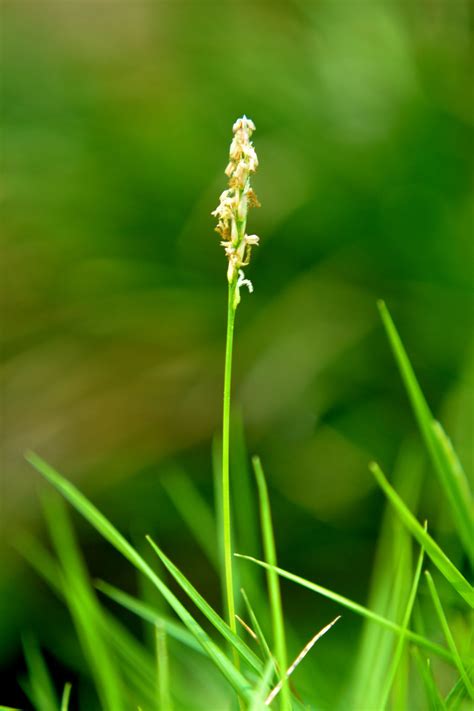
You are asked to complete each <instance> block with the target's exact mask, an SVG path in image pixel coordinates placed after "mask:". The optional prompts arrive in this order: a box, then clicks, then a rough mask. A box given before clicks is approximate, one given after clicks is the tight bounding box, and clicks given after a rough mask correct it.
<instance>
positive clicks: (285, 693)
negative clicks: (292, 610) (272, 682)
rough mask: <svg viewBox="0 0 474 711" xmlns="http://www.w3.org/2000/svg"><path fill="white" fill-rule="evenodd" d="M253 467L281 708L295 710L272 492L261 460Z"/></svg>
mask: <svg viewBox="0 0 474 711" xmlns="http://www.w3.org/2000/svg"><path fill="white" fill-rule="evenodd" d="M252 464H253V468H254V471H255V477H256V479H257V488H258V498H259V503H260V520H261V527H262V539H263V550H264V553H265V559H266V561H267V563H268V564H269V566H270V567H269V568H267V584H268V594H269V599H270V612H271V617H272V627H273V641H274V644H275V658H276V661H277V664H278V668H279V676H280V681H281V708H282V710H283V711H286V710H287V709H289V708H291V699H290V687H289V684H288V680H287V675H286V668H287V666H288V665H287V655H286V635H285V625H284V620H283V608H282V604H281V593H280V581H279V579H278V574H277V573H276V572H275V570H274V567H275V566H276V564H277V558H276V548H275V536H274V534H273V523H272V514H271V510H270V500H269V497H268V489H267V484H266V481H265V475H264V473H263V469H262V465H261V462H260V459H259V458H258V457H253V458H252Z"/></svg>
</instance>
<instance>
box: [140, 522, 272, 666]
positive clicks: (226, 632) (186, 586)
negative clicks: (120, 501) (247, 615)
mask: <svg viewBox="0 0 474 711" xmlns="http://www.w3.org/2000/svg"><path fill="white" fill-rule="evenodd" d="M146 538H147V541H148V542H149V544H150V545H151V547H152V548H153V550H154V551H155V553H156V555H157V556H158V557H159V559H160V560H161V562H162V563H163V565H164V566H165V567H166V568H167V570H168V571H169V572H170V573H171V575H172V576H173V578H174V579H175V580H176V582H177V583H178V584H179V585H180V586H181V588H182V589H183V590H184V592H185V593H186V594H187V595H188V596H189V597H190V598H191V600H192V601H193V602H194V604H195V605H196V607H197V608H198V609H199V610H201V612H202V613H203V614H204V615H205V616H206V617H207V619H208V620H209V622H211V623H212V624H213V625H214V627H215V628H216V629H217V630H218V632H220V633H221V635H222V636H223V637H224V639H226V640H227V641H228V642H229V643H230V644H231V646H232V647H233V648H234V649H235V650H236V651H237V653H238V654H240V656H241V657H242V659H244V660H245V661H246V662H247V664H248V665H249V666H250V667H251V668H252V669H254V671H256V672H257V673H258V674H261V672H262V663H261V661H260V659H259V658H258V657H257V655H256V654H255V653H254V652H253V651H252V650H251V649H250V647H249V646H248V645H247V644H245V642H244V641H243V640H242V639H240V637H237V635H236V634H234V633H233V631H232V630H231V629H230V627H229V625H228V624H227V623H226V622H225V621H224V620H223V619H222V617H219V615H218V614H217V612H216V611H215V610H214V609H213V608H212V607H211V605H209V603H208V602H207V601H206V600H205V599H204V598H203V597H202V595H201V594H200V593H199V592H198V591H197V590H196V588H195V587H194V585H192V584H191V583H190V582H189V580H188V579H187V578H186V576H185V575H184V574H183V573H182V572H181V571H180V570H179V569H178V568H177V567H176V566H175V565H174V563H172V562H171V560H170V559H169V558H168V556H167V555H166V554H165V553H163V551H162V550H161V549H160V548H159V546H158V545H157V544H156V543H155V542H154V540H153V539H152V538H151V537H150V536H147V537H146Z"/></svg>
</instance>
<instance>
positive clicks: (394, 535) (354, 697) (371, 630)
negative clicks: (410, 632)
mask: <svg viewBox="0 0 474 711" xmlns="http://www.w3.org/2000/svg"><path fill="white" fill-rule="evenodd" d="M421 478H422V469H421V466H420V462H419V448H415V447H414V446H413V445H412V444H411V443H407V444H406V445H404V446H403V447H402V448H401V450H400V452H399V455H398V457H397V462H396V465H395V471H394V480H395V481H396V482H397V488H398V489H399V490H400V491H402V492H403V494H404V496H405V497H406V499H407V500H408V501H409V502H410V505H411V506H412V507H414V508H415V507H416V506H417V502H418V498H419V492H420V485H421ZM412 567H413V565H412V537H411V535H410V533H409V532H408V531H407V530H406V528H405V527H404V525H403V523H402V522H401V521H400V519H399V518H398V516H397V514H396V512H395V511H393V509H392V507H391V506H390V504H389V503H388V502H387V503H386V505H385V507H384V512H383V517H382V521H381V525H380V532H379V535H378V540H377V547H376V550H375V557H374V561H373V565H372V574H371V580H370V588H369V595H368V598H367V600H366V601H365V607H367V608H369V609H370V610H373V611H374V612H376V613H377V614H379V615H382V616H383V617H385V618H386V619H389V620H392V621H393V622H395V623H397V624H399V623H400V622H401V619H402V616H403V612H404V609H405V606H406V601H407V599H408V596H409V593H410V586H411V583H412V579H411V571H412ZM396 641H397V640H396V638H395V636H394V635H393V634H392V633H391V632H390V631H389V630H387V629H386V628H385V627H382V626H380V625H374V624H372V623H371V622H370V620H368V619H366V620H365V623H364V625H363V629H362V633H361V635H360V641H359V644H358V647H357V651H356V654H355V660H354V664H353V665H352V666H353V668H352V674H351V683H350V685H349V687H348V689H347V693H346V695H345V698H344V703H345V705H346V706H347V707H353V708H364V707H367V708H377V709H381V708H382V696H383V693H384V687H385V685H386V681H387V672H388V670H389V668H390V664H391V660H392V659H393V654H394V649H395V645H396ZM404 661H405V660H404ZM406 666H407V665H406V664H404V665H403V667H402V670H403V671H405V668H406ZM405 679H406V676H405V675H404V674H398V675H397V687H396V695H397V699H396V702H397V703H398V704H399V706H400V708H403V707H404V706H405V705H406V703H405V701H404V700H405V699H406V687H407V684H406V683H405ZM394 701H395V699H394Z"/></svg>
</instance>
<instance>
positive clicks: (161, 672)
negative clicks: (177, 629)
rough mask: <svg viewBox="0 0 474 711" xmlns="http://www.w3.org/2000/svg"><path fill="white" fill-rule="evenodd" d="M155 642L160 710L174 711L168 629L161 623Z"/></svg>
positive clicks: (157, 625)
mask: <svg viewBox="0 0 474 711" xmlns="http://www.w3.org/2000/svg"><path fill="white" fill-rule="evenodd" d="M155 642H156V681H157V689H158V702H159V709H160V711H172V709H173V705H172V703H171V686H170V667H169V656H168V644H167V641H166V628H165V626H164V625H163V624H161V623H160V622H158V623H157V624H156V625H155Z"/></svg>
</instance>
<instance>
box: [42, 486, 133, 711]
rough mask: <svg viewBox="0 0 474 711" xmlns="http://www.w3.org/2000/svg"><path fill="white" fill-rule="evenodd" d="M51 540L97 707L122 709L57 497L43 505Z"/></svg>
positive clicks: (81, 566) (90, 595)
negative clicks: (96, 697)
mask: <svg viewBox="0 0 474 711" xmlns="http://www.w3.org/2000/svg"><path fill="white" fill-rule="evenodd" d="M44 508H45V514H46V520H47V523H48V528H49V532H50V535H51V539H52V541H53V543H54V547H55V549H56V553H57V555H58V558H59V561H60V564H61V577H62V579H63V581H64V582H63V586H62V587H63V593H64V596H65V599H66V603H67V606H68V608H69V611H70V613H71V617H72V619H73V622H74V626H75V628H76V632H77V636H78V638H79V641H80V643H81V647H82V650H83V652H84V656H85V658H86V660H87V662H88V666H89V668H90V670H91V673H92V677H93V679H94V681H95V686H96V689H97V693H98V696H99V699H100V700H101V706H102V708H103V709H108V710H109V711H120V710H121V709H123V708H124V705H123V699H122V689H121V687H122V684H121V679H120V675H119V673H118V671H117V668H116V665H115V660H114V658H113V655H112V654H111V652H110V649H109V647H108V644H107V640H106V639H105V637H104V635H103V634H102V633H101V627H102V625H101V622H100V618H101V614H102V611H101V609H100V606H99V603H98V601H97V599H96V597H95V594H94V591H93V588H92V587H91V585H90V582H89V579H88V574H87V570H86V568H85V565H84V562H83V560H82V556H81V554H80V552H79V549H78V546H77V543H76V540H75V536H74V533H73V530H72V525H71V522H70V520H69V517H68V514H67V510H66V507H65V505H64V503H63V501H62V499H59V498H56V497H54V498H50V499H49V500H48V501H47V502H46V505H45V507H44Z"/></svg>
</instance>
